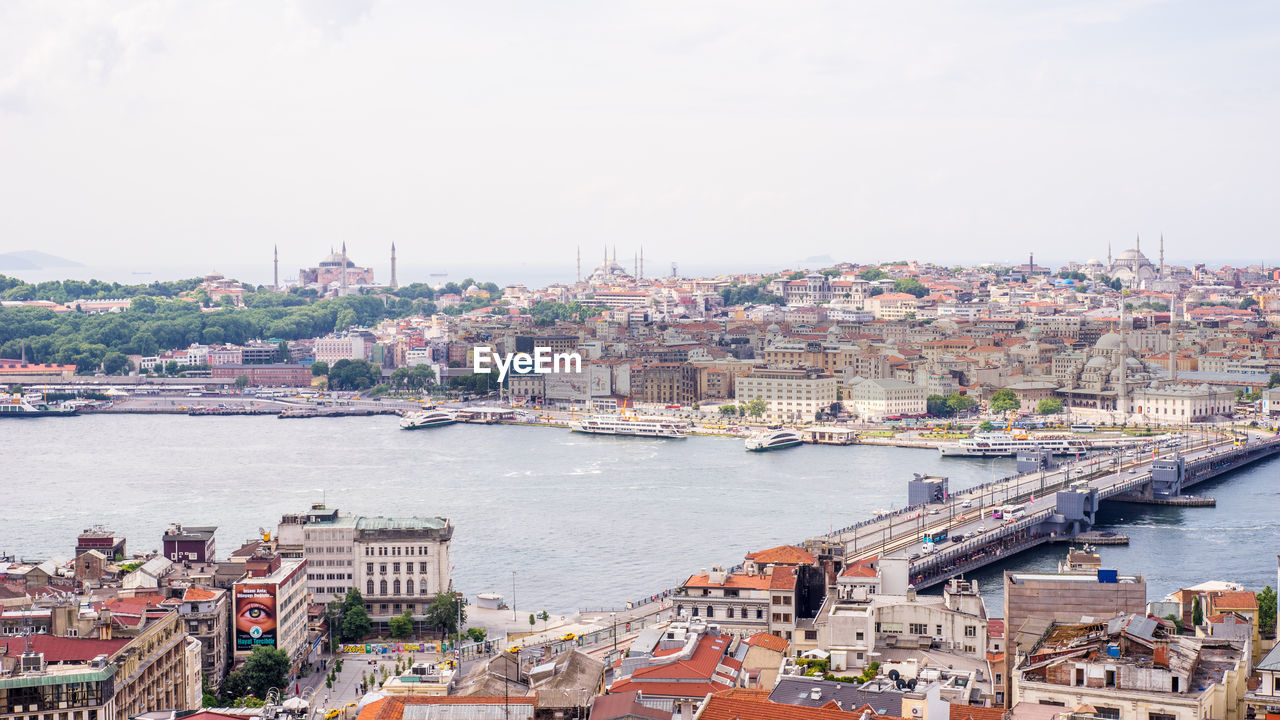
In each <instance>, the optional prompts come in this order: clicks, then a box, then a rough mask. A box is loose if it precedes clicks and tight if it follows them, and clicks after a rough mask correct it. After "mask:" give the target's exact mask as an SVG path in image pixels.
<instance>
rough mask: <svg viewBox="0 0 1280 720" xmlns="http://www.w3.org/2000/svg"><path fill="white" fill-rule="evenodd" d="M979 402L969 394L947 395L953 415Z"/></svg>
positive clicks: (948, 404)
mask: <svg viewBox="0 0 1280 720" xmlns="http://www.w3.org/2000/svg"><path fill="white" fill-rule="evenodd" d="M977 404H978V403H977V401H975V400H974V399H973V398H971V397H969V396H968V395H961V394H960V393H952V394H950V395H948V396H947V408H948V409H949V410H951V413H952V414H953V415H954V414H956V413H962V412H964V411H965V410H968V409H969V408H971V407H973V406H974V405H977Z"/></svg>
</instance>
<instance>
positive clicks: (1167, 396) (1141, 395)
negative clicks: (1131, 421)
mask: <svg viewBox="0 0 1280 720" xmlns="http://www.w3.org/2000/svg"><path fill="white" fill-rule="evenodd" d="M1235 401H1236V396H1235V393H1234V392H1232V391H1231V390H1230V389H1229V388H1224V387H1214V386H1211V385H1171V386H1168V387H1163V388H1153V387H1146V388H1139V389H1137V390H1134V391H1133V395H1132V396H1131V399H1130V402H1131V403H1132V406H1131V407H1132V412H1133V414H1134V415H1138V416H1142V417H1144V418H1146V419H1147V420H1148V421H1150V422H1157V423H1162V424H1175V425H1176V424H1181V423H1193V422H1206V421H1208V420H1211V419H1212V418H1213V417H1214V416H1222V417H1230V416H1231V412H1232V409H1233V407H1234V405H1235Z"/></svg>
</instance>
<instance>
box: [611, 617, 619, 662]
mask: <svg viewBox="0 0 1280 720" xmlns="http://www.w3.org/2000/svg"><path fill="white" fill-rule="evenodd" d="M609 619H610V620H612V621H613V654H614V655H617V654H618V613H609Z"/></svg>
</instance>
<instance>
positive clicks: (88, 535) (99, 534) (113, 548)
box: [72, 527, 125, 560]
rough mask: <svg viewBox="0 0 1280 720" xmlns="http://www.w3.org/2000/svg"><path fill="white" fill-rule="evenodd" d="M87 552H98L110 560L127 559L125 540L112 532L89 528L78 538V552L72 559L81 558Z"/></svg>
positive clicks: (76, 551)
mask: <svg viewBox="0 0 1280 720" xmlns="http://www.w3.org/2000/svg"><path fill="white" fill-rule="evenodd" d="M87 550H97V551H98V552H100V553H102V554H103V555H105V556H106V557H107V559H108V560H115V559H116V558H123V557H125V539H124V538H123V537H120V536H118V535H116V534H115V533H114V532H112V531H110V530H103V529H102V528H100V527H97V528H89V529H87V530H85V531H84V532H82V533H80V535H78V536H77V537H76V550H75V553H74V554H73V555H72V557H80V556H81V555H83V554H84V553H85V551H87Z"/></svg>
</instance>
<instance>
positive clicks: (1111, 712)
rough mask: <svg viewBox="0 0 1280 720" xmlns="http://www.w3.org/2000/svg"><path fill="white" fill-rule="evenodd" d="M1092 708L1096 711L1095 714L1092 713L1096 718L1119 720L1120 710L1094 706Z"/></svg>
mask: <svg viewBox="0 0 1280 720" xmlns="http://www.w3.org/2000/svg"><path fill="white" fill-rule="evenodd" d="M1094 708H1095V709H1096V710H1097V712H1095V713H1094V715H1096V716H1097V717H1100V718H1108V720H1120V708H1116V707H1105V706H1102V705H1095V706H1094Z"/></svg>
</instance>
